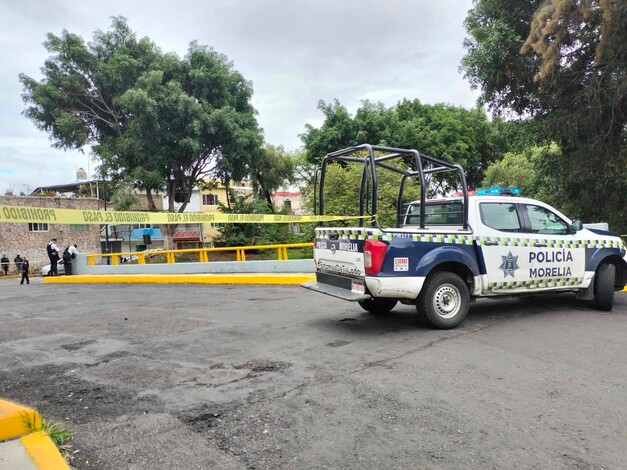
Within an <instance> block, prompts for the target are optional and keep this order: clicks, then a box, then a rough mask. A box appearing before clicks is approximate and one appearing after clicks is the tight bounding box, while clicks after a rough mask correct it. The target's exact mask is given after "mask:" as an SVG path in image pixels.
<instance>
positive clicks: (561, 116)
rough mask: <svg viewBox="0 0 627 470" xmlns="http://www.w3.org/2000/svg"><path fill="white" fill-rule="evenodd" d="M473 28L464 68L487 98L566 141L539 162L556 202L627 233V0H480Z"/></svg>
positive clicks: (545, 134) (471, 17) (541, 134)
mask: <svg viewBox="0 0 627 470" xmlns="http://www.w3.org/2000/svg"><path fill="white" fill-rule="evenodd" d="M466 29H467V31H468V37H467V39H466V41H465V43H464V44H465V47H466V49H467V50H468V53H467V55H466V56H465V57H464V59H463V63H462V70H463V71H464V73H465V75H466V77H467V78H469V79H470V81H471V83H472V85H473V86H474V87H477V88H480V89H481V90H482V96H481V100H482V101H483V102H484V103H486V104H488V105H489V106H490V108H491V109H492V110H493V111H495V112H497V113H505V114H508V113H509V114H514V115H520V116H522V117H525V118H528V119H532V120H533V121H535V122H536V124H537V125H536V130H537V132H538V139H539V140H546V139H550V140H553V141H556V142H557V143H558V144H559V146H560V148H561V149H562V152H560V153H550V154H547V155H545V156H544V158H541V159H540V160H539V161H538V162H537V164H538V168H539V170H540V173H541V174H543V175H548V176H550V178H551V179H552V180H553V182H552V185H553V189H554V190H553V191H551V192H550V195H549V198H550V201H549V202H552V203H553V204H555V205H557V206H559V207H561V208H562V209H563V210H565V211H566V212H569V213H570V214H572V215H573V216H578V217H581V218H583V219H584V221H598V220H605V221H607V222H609V223H610V225H611V226H612V227H613V228H615V229H618V230H621V231H623V233H624V232H625V231H627V205H626V204H625V194H627V143H626V142H627V93H626V92H627V47H625V37H627V4H626V3H625V2H624V1H622V0H546V1H540V0H530V1H527V2H519V1H516V0H475V2H474V8H473V9H472V10H471V11H470V12H469V14H468V17H467V19H466ZM547 181H548V180H547Z"/></svg>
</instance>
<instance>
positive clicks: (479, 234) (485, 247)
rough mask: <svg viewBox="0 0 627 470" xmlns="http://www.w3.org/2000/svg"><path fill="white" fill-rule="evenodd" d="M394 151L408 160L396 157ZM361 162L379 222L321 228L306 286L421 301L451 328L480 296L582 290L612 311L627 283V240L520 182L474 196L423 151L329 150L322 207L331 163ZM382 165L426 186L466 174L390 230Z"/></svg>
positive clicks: (370, 217) (366, 302)
mask: <svg viewBox="0 0 627 470" xmlns="http://www.w3.org/2000/svg"><path fill="white" fill-rule="evenodd" d="M394 157H400V159H401V161H403V162H404V163H403V164H402V165H398V166H394V165H392V164H391V163H390V160H392V159H393V158H394ZM359 160H363V161H365V164H364V166H365V170H364V179H365V181H363V182H362V191H360V201H358V204H359V207H360V214H359V215H363V216H364V218H363V219H361V220H363V221H369V222H370V226H364V225H365V224H363V225H361V226H358V227H318V228H316V236H315V240H314V261H315V265H316V281H314V282H310V283H306V284H304V285H303V287H306V288H308V289H311V290H314V291H317V292H321V293H325V294H329V295H332V296H335V297H339V298H342V299H345V300H350V301H357V302H358V303H359V305H360V306H361V307H362V308H363V309H365V310H366V311H368V312H371V313H387V312H389V311H390V310H392V309H393V308H394V307H395V306H396V305H397V303H398V302H401V303H403V304H414V305H416V308H417V310H418V313H419V314H421V315H423V316H424V317H425V318H426V319H427V320H428V321H429V322H430V324H431V325H433V326H434V327H435V328H442V329H448V328H454V327H456V326H457V325H459V324H460V323H461V322H462V321H463V320H464V318H465V317H466V315H467V313H468V309H469V304H470V302H471V300H472V299H474V298H478V297H497V296H512V295H529V294H531V293H533V294H535V293H539V292H573V293H575V294H576V295H577V296H578V297H579V298H582V299H587V300H591V301H592V303H593V305H594V306H595V307H596V308H598V309H601V310H611V309H612V307H613V301H614V293H615V291H618V290H622V289H623V287H624V286H625V283H626V282H627V254H626V250H627V245H626V244H625V243H624V242H623V241H622V240H621V238H620V237H619V236H618V234H614V233H611V232H608V231H605V230H599V229H597V228H586V227H584V226H583V224H582V223H581V222H580V221H572V220H570V219H569V218H568V217H566V216H565V215H564V214H562V213H561V212H559V211H558V210H556V209H555V208H553V207H551V206H549V205H547V204H545V203H543V202H541V201H537V200H534V199H528V198H524V197H520V196H517V195H515V194H516V193H518V191H517V190H515V189H499V188H493V189H491V190H488V191H477V194H476V195H472V193H471V194H469V192H468V191H467V190H466V185H465V179H464V174H463V170H462V169H461V167H459V166H455V165H450V164H447V163H446V162H443V161H440V160H437V159H434V158H432V157H428V156H425V155H422V154H420V153H419V152H417V151H415V150H411V151H408V150H403V149H392V148H386V147H375V146H370V145H363V146H359V147H352V148H350V149H344V150H342V151H339V152H335V153H333V154H329V155H327V157H325V160H323V165H322V167H321V169H322V173H321V175H322V176H321V178H320V187H321V189H320V192H319V195H320V198H319V199H320V202H319V206H318V207H319V208H320V213H321V214H322V213H323V207H324V204H323V195H324V193H323V190H322V189H323V185H324V174H325V166H326V165H325V164H327V165H328V164H330V163H331V162H333V161H340V162H349V163H356V162H359ZM412 162H413V163H414V165H411V163H412ZM378 166H379V167H381V166H382V167H384V168H386V169H390V168H392V171H399V172H400V174H402V175H403V176H402V177H403V178H405V180H406V179H407V178H410V177H415V178H417V179H419V180H420V181H419V182H420V183H422V184H423V187H426V186H427V185H428V183H429V182H431V183H432V182H433V181H434V178H433V175H440V174H443V173H445V172H446V171H452V172H453V173H456V174H457V176H458V177H460V178H461V184H460V186H461V189H462V191H461V193H460V194H461V195H460V196H457V197H455V196H454V197H439V198H431V199H428V198H427V197H426V193H427V191H422V194H421V199H420V200H416V201H411V202H410V203H408V204H404V205H401V203H400V202H399V203H398V211H399V212H398V217H397V220H398V223H397V224H396V226H395V227H389V228H382V227H380V226H378V224H377V217H376V213H377V210H376V207H377V206H376V201H375V200H374V198H372V199H371V196H376V193H377V179H376V172H375V171H374V170H375V169H376V167H378ZM388 167H389V168H388ZM416 167H417V169H416ZM371 170H372V171H371ZM401 186H404V185H403V184H401ZM402 192H403V188H401V189H400V194H399V201H400V200H401V196H402ZM364 199H365V200H364ZM368 210H369V212H368Z"/></svg>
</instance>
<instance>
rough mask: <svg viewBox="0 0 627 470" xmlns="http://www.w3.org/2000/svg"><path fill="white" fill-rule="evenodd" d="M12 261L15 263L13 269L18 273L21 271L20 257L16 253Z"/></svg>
mask: <svg viewBox="0 0 627 470" xmlns="http://www.w3.org/2000/svg"><path fill="white" fill-rule="evenodd" d="M13 262H14V263H15V270H16V271H17V273H18V274H20V273H21V272H22V257H21V256H20V255H17V256H16V257H15V258H13Z"/></svg>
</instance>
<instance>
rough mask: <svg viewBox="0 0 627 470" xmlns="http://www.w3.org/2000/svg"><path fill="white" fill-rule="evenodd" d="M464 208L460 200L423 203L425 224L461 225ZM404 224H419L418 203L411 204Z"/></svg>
mask: <svg viewBox="0 0 627 470" xmlns="http://www.w3.org/2000/svg"><path fill="white" fill-rule="evenodd" d="M463 223H464V210H463V206H462V203H461V201H451V202H432V203H429V202H427V204H425V225H462V224H463ZM404 225H420V204H415V203H413V204H411V205H410V206H409V207H408V209H407V212H406V215H405V223H404Z"/></svg>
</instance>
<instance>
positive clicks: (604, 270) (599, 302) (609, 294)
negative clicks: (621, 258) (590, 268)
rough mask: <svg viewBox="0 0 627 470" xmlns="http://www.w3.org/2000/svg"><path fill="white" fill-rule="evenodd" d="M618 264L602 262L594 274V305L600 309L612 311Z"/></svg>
mask: <svg viewBox="0 0 627 470" xmlns="http://www.w3.org/2000/svg"><path fill="white" fill-rule="evenodd" d="M615 278H616V266H614V265H613V264H610V263H601V264H600V265H599V267H598V268H597V272H596V274H595V275H594V306H595V307H596V308H597V309H599V310H605V311H610V310H612V307H614V279H615Z"/></svg>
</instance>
